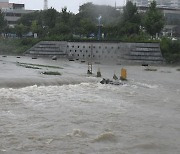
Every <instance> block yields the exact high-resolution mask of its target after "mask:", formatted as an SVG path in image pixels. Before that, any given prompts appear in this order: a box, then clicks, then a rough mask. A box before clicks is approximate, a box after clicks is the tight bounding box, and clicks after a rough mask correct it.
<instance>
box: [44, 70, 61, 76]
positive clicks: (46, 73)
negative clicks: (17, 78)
mask: <svg viewBox="0 0 180 154" xmlns="http://www.w3.org/2000/svg"><path fill="white" fill-rule="evenodd" d="M42 74H44V75H61V73H59V72H51V71H50V72H42Z"/></svg>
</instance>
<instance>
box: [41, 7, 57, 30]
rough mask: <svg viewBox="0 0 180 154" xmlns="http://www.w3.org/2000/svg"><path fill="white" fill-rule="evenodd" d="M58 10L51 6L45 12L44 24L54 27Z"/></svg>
mask: <svg viewBox="0 0 180 154" xmlns="http://www.w3.org/2000/svg"><path fill="white" fill-rule="evenodd" d="M57 16H58V12H57V11H56V10H55V9H54V8H50V9H48V10H45V11H44V12H43V19H44V20H43V23H44V25H43V26H47V27H48V28H50V29H51V28H54V27H55V25H56V20H57Z"/></svg>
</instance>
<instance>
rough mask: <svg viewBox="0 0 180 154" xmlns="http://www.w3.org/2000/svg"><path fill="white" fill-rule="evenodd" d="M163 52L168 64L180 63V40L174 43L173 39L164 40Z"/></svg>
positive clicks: (162, 42) (162, 44)
mask: <svg viewBox="0 0 180 154" xmlns="http://www.w3.org/2000/svg"><path fill="white" fill-rule="evenodd" d="M161 51H162V54H163V57H164V58H165V59H166V61H167V62H168V63H170V64H173V63H180V40H177V41H172V40H171V39H168V38H163V39H162V41H161Z"/></svg>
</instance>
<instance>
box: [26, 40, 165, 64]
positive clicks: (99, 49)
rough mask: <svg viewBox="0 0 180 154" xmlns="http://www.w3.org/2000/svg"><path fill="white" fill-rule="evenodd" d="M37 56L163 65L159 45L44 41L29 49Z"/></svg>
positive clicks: (29, 52)
mask: <svg viewBox="0 0 180 154" xmlns="http://www.w3.org/2000/svg"><path fill="white" fill-rule="evenodd" d="M26 53H27V54H31V55H37V56H41V55H42V56H43V55H46V56H54V55H56V56H65V55H66V56H67V58H69V59H74V60H85V61H90V60H93V61H94V62H115V63H124V62H126V63H162V62H163V58H162V54H161V50H160V45H159V43H101V42H93V43H92V42H58V41H57V42H56V41H44V42H40V43H38V44H37V45H35V46H34V47H33V48H31V49H29V50H28V51H27V52H26Z"/></svg>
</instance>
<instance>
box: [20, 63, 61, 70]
mask: <svg viewBox="0 0 180 154" xmlns="http://www.w3.org/2000/svg"><path fill="white" fill-rule="evenodd" d="M17 64H18V65H19V66H27V67H45V68H54V69H63V68H62V67H59V66H51V65H41V64H31V63H20V62H17Z"/></svg>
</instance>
